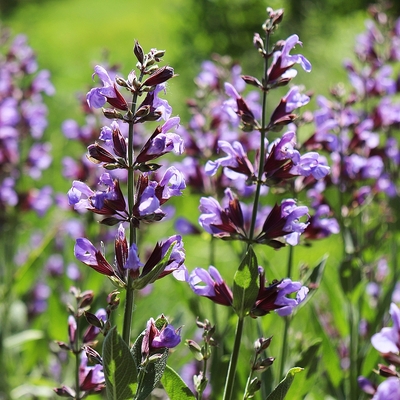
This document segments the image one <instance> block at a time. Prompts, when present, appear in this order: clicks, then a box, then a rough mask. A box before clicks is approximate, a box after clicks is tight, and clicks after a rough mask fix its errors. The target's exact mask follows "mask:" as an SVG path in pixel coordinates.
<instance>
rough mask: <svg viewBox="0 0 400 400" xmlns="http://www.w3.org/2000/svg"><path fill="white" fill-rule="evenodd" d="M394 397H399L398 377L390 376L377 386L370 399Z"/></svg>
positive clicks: (390, 399) (392, 398) (381, 399)
mask: <svg viewBox="0 0 400 400" xmlns="http://www.w3.org/2000/svg"><path fill="white" fill-rule="evenodd" d="M394 399H400V379H399V378H396V377H393V376H392V377H389V378H387V379H386V380H385V381H383V382H382V383H381V384H380V385H379V386H378V388H377V390H376V392H375V394H374V397H373V398H372V400H394Z"/></svg>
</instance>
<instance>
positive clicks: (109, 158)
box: [87, 143, 117, 164]
mask: <svg viewBox="0 0 400 400" xmlns="http://www.w3.org/2000/svg"><path fill="white" fill-rule="evenodd" d="M87 149H88V152H89V154H88V155H87V158H88V159H89V160H90V161H92V162H93V163H95V164H100V163H102V162H104V163H115V162H117V160H116V159H115V157H114V156H113V155H112V154H111V153H110V152H109V151H107V150H106V149H105V148H104V147H101V146H100V145H99V144H98V143H95V144H91V145H89V146H88V148H87Z"/></svg>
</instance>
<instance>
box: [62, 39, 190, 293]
mask: <svg viewBox="0 0 400 400" xmlns="http://www.w3.org/2000/svg"><path fill="white" fill-rule="evenodd" d="M134 52H135V55H136V57H137V58H138V69H139V76H137V74H136V73H135V71H132V72H131V73H130V74H129V76H128V78H127V79H126V80H125V79H123V78H121V77H118V76H116V74H115V73H108V72H107V70H106V69H105V68H104V67H102V66H99V65H97V66H96V67H95V68H94V70H95V72H94V74H93V77H94V76H98V77H99V78H100V80H101V82H102V87H97V88H93V89H91V90H90V91H89V92H88V94H87V96H86V101H87V104H88V106H89V107H91V108H92V107H94V108H101V107H103V106H104V105H105V104H106V103H108V104H109V105H110V106H112V108H107V109H106V108H103V114H104V116H105V117H106V118H108V119H112V122H111V124H110V126H103V127H102V128H101V130H100V135H99V141H96V142H95V143H94V144H89V145H88V146H87V150H88V152H87V158H88V160H89V161H91V162H92V163H93V164H97V165H100V166H102V167H103V168H104V169H105V170H106V171H107V172H103V173H102V174H101V175H100V176H99V177H98V182H97V183H98V188H96V189H95V190H93V189H91V188H90V187H89V186H88V185H87V184H86V183H84V182H82V181H81V180H74V181H73V184H72V188H71V189H70V190H69V192H68V200H69V204H70V205H72V206H73V207H74V209H75V210H77V211H85V210H88V211H91V212H92V213H95V214H98V215H101V216H102V219H101V221H100V222H102V223H103V224H106V225H110V226H111V225H116V224H120V227H119V229H118V234H117V239H116V241H115V250H116V256H115V257H116V263H115V265H114V266H111V265H110V264H109V263H108V262H107V261H106V260H105V258H104V256H103V255H102V253H101V252H100V251H98V250H97V249H96V248H95V247H94V246H93V245H92V243H91V242H90V241H89V240H87V239H84V238H82V239H78V240H77V242H76V246H75V255H76V257H77V258H78V260H80V261H82V262H83V263H85V264H87V265H89V266H90V267H92V268H94V269H95V270H97V271H98V272H100V273H102V274H104V275H106V276H109V277H110V278H111V279H112V280H114V281H115V282H117V283H118V284H119V285H122V286H125V287H126V285H127V284H128V275H129V276H130V277H131V279H135V280H136V279H139V280H140V277H141V278H143V276H144V275H147V274H148V273H149V272H150V271H152V270H153V268H154V267H155V266H156V265H159V264H160V262H161V260H162V259H163V258H164V256H165V254H166V253H167V252H168V250H169V246H172V247H173V248H179V249H180V250H173V251H172V253H171V254H170V255H169V256H170V259H169V260H167V261H166V262H163V263H162V265H164V268H167V265H168V266H169V267H168V268H169V269H168V271H169V272H173V271H175V270H177V269H178V268H184V265H183V261H184V255H183V254H184V253H183V251H181V250H182V249H183V247H182V242H181V239H180V237H177V239H176V240H175V236H174V237H171V238H169V239H168V240H167V241H165V242H164V243H163V244H157V245H156V247H155V250H154V251H153V254H152V255H151V256H150V258H149V261H148V262H147V263H145V264H144V267H143V271H142V273H139V271H138V268H139V266H143V264H142V263H140V261H139V258H138V254H137V252H138V247H137V245H136V243H134V242H133V241H131V240H129V242H130V243H129V245H128V242H127V240H126V238H125V231H124V227H123V225H121V223H127V224H129V226H130V228H131V230H134V229H137V228H139V227H140V224H141V222H146V223H149V222H153V221H160V220H162V219H163V218H164V217H165V215H166V214H165V212H164V211H163V210H162V208H161V207H162V205H163V204H165V203H166V202H167V201H168V200H169V199H170V198H171V197H173V196H179V195H181V194H182V190H183V189H184V188H185V186H186V185H185V181H184V178H183V175H182V174H181V172H180V171H179V170H178V169H176V168H175V167H169V168H166V169H164V171H163V173H162V174H160V175H156V174H155V171H156V170H158V169H159V168H161V165H158V164H155V163H154V162H153V160H155V159H157V158H159V157H161V156H163V155H165V154H167V153H169V152H175V153H177V154H181V153H182V151H183V140H182V138H181V137H180V136H179V135H178V134H177V133H175V132H171V131H174V130H176V128H177V127H178V126H179V118H178V117H171V114H172V109H171V107H170V105H169V104H168V102H167V101H166V100H164V99H162V98H160V97H159V95H160V93H161V92H163V91H165V87H166V86H165V82H166V81H167V80H168V79H170V78H172V77H173V76H174V72H173V69H172V68H171V67H161V68H158V66H157V65H156V64H155V63H156V62H158V61H160V59H161V58H162V56H163V54H164V52H163V51H158V50H154V49H153V50H152V51H150V53H148V54H146V55H145V54H144V53H143V49H142V48H141V46H140V45H139V43H137V42H136V44H135V48H134ZM146 75H148V77H147V79H144V77H145V76H146ZM121 90H126V91H128V92H129V93H130V94H131V95H132V96H133V97H134V99H135V101H134V102H133V104H134V105H133V108H132V109H129V108H128V102H127V100H125V98H124V96H123V95H122V93H121ZM142 95H145V96H144V99H143V101H142V102H141V103H140V104H139V105H138V106H137V108H136V101H137V99H139V97H140V96H142ZM124 113H125V114H124ZM160 120H164V121H165V122H164V123H163V124H162V125H159V126H157V127H156V129H155V130H154V132H153V134H152V135H151V136H150V137H149V138H148V139H145V140H143V138H142V135H135V136H134V127H136V126H137V125H138V124H139V126H140V125H142V124H143V123H144V122H146V121H160ZM126 126H128V129H126ZM139 130H140V129H139ZM141 140H143V142H142V143H141ZM134 148H136V149H139V150H138V151H137V152H135V153H134V152H133V149H134ZM133 154H135V157H133ZM116 170H120V171H121V170H122V171H125V172H126V174H128V175H129V176H130V177H135V178H134V179H135V182H136V184H135V187H133V185H132V186H131V187H130V188H128V195H126V194H124V193H123V189H122V188H121V183H120V179H119V178H118V177H116V176H115V174H114V171H116ZM132 237H133V236H132V234H130V238H132ZM176 243H178V244H176ZM178 253H179V254H182V256H180V257H178V259H177V258H176V254H178ZM128 254H129V255H128ZM171 265H173V267H171ZM128 271H130V274H128ZM165 272H166V271H165ZM158 275H160V276H159V277H161V276H164V275H165V273H162V271H161V270H160V271H158ZM154 279H156V277H152V279H151V281H153V280H154ZM146 282H147V281H146ZM147 283H149V282H147ZM137 285H139V287H140V288H143V283H140V284H137ZM135 287H136V288H138V286H135Z"/></svg>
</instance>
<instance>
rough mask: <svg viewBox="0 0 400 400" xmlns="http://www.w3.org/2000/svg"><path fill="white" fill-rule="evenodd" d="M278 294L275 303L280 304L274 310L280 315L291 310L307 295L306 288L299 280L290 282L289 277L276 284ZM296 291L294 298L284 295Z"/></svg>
mask: <svg viewBox="0 0 400 400" xmlns="http://www.w3.org/2000/svg"><path fill="white" fill-rule="evenodd" d="M277 289H278V296H277V298H276V300H275V304H276V305H278V306H282V307H281V308H278V309H277V310H275V312H276V313H277V314H278V315H280V316H281V317H286V316H287V315H290V314H291V313H292V312H293V309H294V308H295V307H297V306H298V305H299V304H300V303H302V302H303V301H304V300H305V298H306V297H307V293H308V291H309V290H308V288H307V287H305V286H302V285H301V283H300V282H292V281H291V280H290V279H289V278H287V279H284V280H283V281H282V282H280V283H279V284H278V285H277ZM292 293H296V298H295V299H293V298H289V297H286V296H287V295H288V294H292Z"/></svg>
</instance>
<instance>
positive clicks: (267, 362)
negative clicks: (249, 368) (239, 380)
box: [253, 357, 275, 371]
mask: <svg viewBox="0 0 400 400" xmlns="http://www.w3.org/2000/svg"><path fill="white" fill-rule="evenodd" d="M274 361H275V358H274V357H267V358H264V359H262V360H260V361H258V362H257V363H256V364H255V366H254V367H253V370H254V371H265V370H266V369H267V368H269V367H270V366H271V365H272V364H273V363H274Z"/></svg>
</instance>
